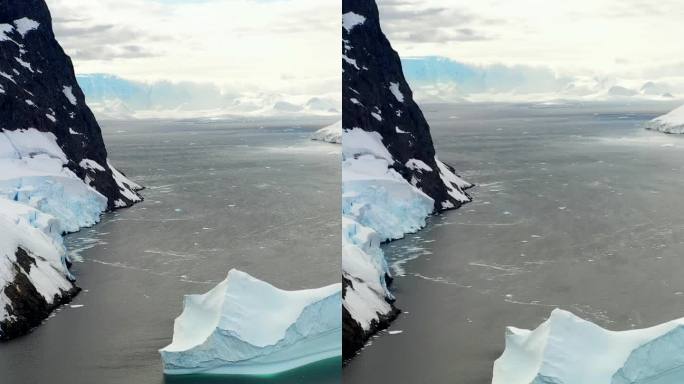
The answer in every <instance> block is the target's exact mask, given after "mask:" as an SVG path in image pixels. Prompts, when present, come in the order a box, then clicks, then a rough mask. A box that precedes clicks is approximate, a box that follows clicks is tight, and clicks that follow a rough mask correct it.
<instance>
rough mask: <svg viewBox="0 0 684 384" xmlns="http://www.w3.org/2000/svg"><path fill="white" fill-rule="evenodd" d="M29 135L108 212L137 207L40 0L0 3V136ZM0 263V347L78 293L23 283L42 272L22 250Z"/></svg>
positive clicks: (33, 256)
mask: <svg viewBox="0 0 684 384" xmlns="http://www.w3.org/2000/svg"><path fill="white" fill-rule="evenodd" d="M30 128H34V129H37V130H38V131H41V132H50V133H52V134H54V136H55V137H56V140H57V144H58V145H59V147H60V148H61V150H62V151H63V152H64V154H65V155H66V157H67V161H68V162H67V164H66V165H65V166H66V167H68V168H69V169H70V170H71V171H73V173H74V174H76V176H77V177H79V178H80V179H81V180H83V181H84V182H85V183H86V184H88V185H90V186H91V187H93V188H94V189H96V190H97V191H98V192H100V193H101V194H102V195H104V196H105V197H106V198H107V208H108V209H109V210H112V209H116V208H123V207H128V206H130V205H132V204H134V203H135V202H138V201H141V200H142V198H141V197H140V195H138V193H137V192H136V190H139V189H140V188H141V187H139V186H138V185H136V184H135V183H133V182H131V181H129V180H128V179H127V178H126V177H125V176H124V175H123V174H121V173H120V172H118V171H117V170H115V169H114V168H113V167H112V166H111V165H110V164H109V162H108V161H107V149H106V148H105V145H104V142H103V139H102V133H101V131H100V127H99V125H98V123H97V121H96V120H95V117H94V116H93V113H92V112H91V111H90V109H89V108H88V106H87V105H86V101H85V96H84V95H83V92H82V91H81V88H80V87H79V86H78V83H77V82H76V77H75V75H74V68H73V65H72V62H71V59H70V58H69V56H67V55H66V54H65V53H64V51H63V50H62V48H61V46H60V45H59V43H58V42H57V41H56V40H55V36H54V33H53V30H52V18H51V16H50V12H49V10H48V7H47V5H46V3H45V1H44V0H0V135H2V133H3V131H17V130H24V129H30ZM33 155H34V154H29V156H31V157H33ZM2 230H3V228H0V231H2ZM3 256H4V257H7V259H8V260H9V264H6V265H7V266H9V269H8V270H6V271H0V272H4V273H5V274H6V275H10V276H14V277H13V279H11V280H8V281H2V280H0V283H5V284H6V285H5V286H4V287H3V286H0V294H3V295H4V298H5V301H6V302H8V303H7V304H6V307H5V308H4V309H5V311H6V312H7V314H8V317H7V318H6V319H0V340H7V339H11V338H14V337H17V336H20V335H22V334H25V333H27V332H29V331H30V330H31V329H32V328H33V327H35V326H37V325H39V324H40V323H41V322H42V320H43V319H45V318H46V317H47V316H48V315H49V314H50V312H51V311H52V310H53V309H54V308H56V307H57V306H59V305H61V304H63V303H65V302H68V301H69V300H71V298H72V297H73V296H74V295H76V294H77V293H78V291H79V290H80V289H79V288H78V287H76V286H75V285H74V284H73V283H70V282H69V281H70V279H71V276H63V277H62V278H63V279H65V280H64V281H67V287H66V288H64V289H60V291H59V293H58V294H55V296H54V297H47V298H46V297H44V296H42V295H41V293H40V292H39V290H38V289H37V287H36V286H34V283H33V282H32V281H31V279H30V278H29V274H30V273H32V272H33V269H34V268H40V266H39V265H38V263H37V261H38V260H41V259H42V257H41V255H37V254H33V253H32V252H31V250H30V249H28V248H27V249H24V248H22V247H21V246H20V247H19V248H18V249H17V250H16V253H15V254H14V255H1V254H0V257H3ZM64 263H66V264H68V260H64ZM41 265H45V263H41ZM48 268H49V267H48ZM53 273H54V271H53ZM50 276H54V274H53V275H50Z"/></svg>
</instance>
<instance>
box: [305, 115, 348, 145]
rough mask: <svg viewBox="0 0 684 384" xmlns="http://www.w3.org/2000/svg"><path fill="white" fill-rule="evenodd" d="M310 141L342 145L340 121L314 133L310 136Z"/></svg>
mask: <svg viewBox="0 0 684 384" xmlns="http://www.w3.org/2000/svg"><path fill="white" fill-rule="evenodd" d="M311 140H316V141H325V142H328V143H333V144H342V120H340V121H338V122H337V123H335V124H332V125H329V126H327V127H323V128H321V129H319V130H318V131H316V132H314V134H313V135H311Z"/></svg>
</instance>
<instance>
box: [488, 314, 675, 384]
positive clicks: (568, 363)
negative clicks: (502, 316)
mask: <svg viewBox="0 0 684 384" xmlns="http://www.w3.org/2000/svg"><path fill="white" fill-rule="evenodd" d="M682 351H684V319H679V320H674V321H671V322H668V323H664V324H661V325H657V326H654V327H651V328H646V329H635V330H628V331H621V332H618V331H610V330H606V329H603V328H601V327H599V326H598V325H596V324H593V323H591V322H588V321H586V320H583V319H580V318H579V317H577V316H575V315H573V314H572V313H570V312H567V311H563V310H559V309H557V310H554V311H553V312H552V313H551V316H550V317H549V319H548V320H547V321H545V322H544V323H542V324H541V325H540V326H539V327H538V328H537V329H535V330H533V331H530V330H524V329H518V328H513V327H509V328H508V329H507V331H506V349H505V351H504V353H503V355H502V356H501V357H500V358H499V359H498V360H497V361H496V362H495V363H494V372H493V379H492V384H588V383H591V384H628V383H629V384H647V383H650V384H656V383H657V384H679V383H682V382H684V352H682Z"/></svg>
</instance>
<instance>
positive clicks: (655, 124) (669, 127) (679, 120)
mask: <svg viewBox="0 0 684 384" xmlns="http://www.w3.org/2000/svg"><path fill="white" fill-rule="evenodd" d="M646 129H651V130H654V131H660V132H663V133H684V105H682V106H681V107H679V108H676V109H674V110H672V111H670V112H668V113H666V114H664V115H662V116H658V117H656V118H655V119H653V120H651V121H649V122H647V123H646Z"/></svg>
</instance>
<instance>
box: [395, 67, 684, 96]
mask: <svg viewBox="0 0 684 384" xmlns="http://www.w3.org/2000/svg"><path fill="white" fill-rule="evenodd" d="M402 66H403V68H404V75H405V76H406V78H407V80H408V82H409V83H410V84H411V87H413V89H414V93H415V95H416V98H417V99H418V100H420V101H423V102H461V101H548V100H555V99H570V100H586V101H594V100H595V101H605V100H615V99H647V100H659V99H663V100H668V99H673V98H678V97H681V95H684V78H681V79H680V78H669V79H665V80H659V81H655V80H651V79H638V78H636V79H635V78H630V79H621V78H618V77H612V76H606V77H601V76H567V75H561V74H557V73H556V72H555V71H553V70H551V69H550V68H547V67H534V66H526V65H510V66H509V65H503V64H492V65H473V64H467V63H463V62H459V61H456V60H452V59H449V58H446V57H442V56H421V57H404V58H402Z"/></svg>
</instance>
